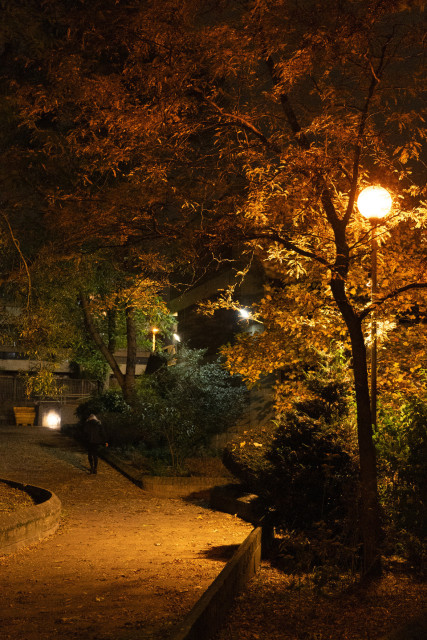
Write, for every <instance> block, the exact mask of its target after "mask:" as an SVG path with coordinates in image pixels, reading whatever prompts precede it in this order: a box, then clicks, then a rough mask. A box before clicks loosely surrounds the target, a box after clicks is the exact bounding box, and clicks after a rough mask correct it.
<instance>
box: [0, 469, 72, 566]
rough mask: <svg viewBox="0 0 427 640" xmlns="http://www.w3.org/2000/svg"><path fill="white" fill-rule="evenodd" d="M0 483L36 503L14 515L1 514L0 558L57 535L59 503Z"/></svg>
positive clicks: (48, 495) (39, 493)
mask: <svg viewBox="0 0 427 640" xmlns="http://www.w3.org/2000/svg"><path fill="white" fill-rule="evenodd" d="M0 482H4V483H5V484H8V485H9V486H10V487H13V488H14V489H21V490H22V491H26V492H27V493H28V494H29V495H30V496H31V497H32V498H33V500H34V501H35V503H36V504H34V505H33V506H30V507H25V508H23V509H19V510H18V511H16V512H14V513H7V514H0V555H8V554H10V553H13V552H14V551H16V550H17V549H20V548H21V547H26V546H28V545H29V544H32V543H34V542H38V541H39V540H41V539H42V538H45V537H46V536H48V535H50V534H52V533H54V532H55V531H56V529H57V528H58V525H59V518H60V515H61V502H60V500H59V498H58V497H57V496H56V495H55V494H54V493H52V492H51V491H48V490H47V489H42V488H41V487H34V486H33V485H28V484H27V485H24V484H21V483H20V482H13V481H12V480H3V479H1V478H0Z"/></svg>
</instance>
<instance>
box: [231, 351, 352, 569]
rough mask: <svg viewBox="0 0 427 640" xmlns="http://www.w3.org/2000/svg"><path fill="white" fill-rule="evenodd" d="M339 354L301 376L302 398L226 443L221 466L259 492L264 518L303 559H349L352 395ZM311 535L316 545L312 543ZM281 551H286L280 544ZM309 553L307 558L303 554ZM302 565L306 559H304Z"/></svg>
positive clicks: (350, 536) (312, 562) (350, 539)
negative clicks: (291, 540) (295, 541)
mask: <svg viewBox="0 0 427 640" xmlns="http://www.w3.org/2000/svg"><path fill="white" fill-rule="evenodd" d="M342 368H343V363H342V364H340V362H339V357H338V356H337V357H334V356H331V357H330V358H329V359H326V361H323V362H321V363H320V366H319V368H318V369H317V371H310V372H309V373H308V374H307V377H306V389H307V396H306V398H305V399H304V400H297V401H296V402H295V403H294V408H293V410H291V411H289V412H288V413H286V414H285V415H284V416H283V417H282V418H281V419H280V421H276V422H275V423H273V424H271V425H269V426H268V427H264V428H258V429H256V430H254V431H249V432H247V433H246V434H243V436H241V437H240V438H239V439H238V440H235V441H234V442H232V443H230V444H229V445H227V447H226V448H225V451H224V456H223V460H224V464H225V466H226V467H227V468H228V469H229V470H230V471H231V472H232V473H233V474H234V475H235V476H237V477H238V478H239V479H240V480H241V482H242V483H243V484H244V485H245V487H246V488H247V489H248V490H250V491H251V492H253V493H256V494H257V495H258V496H259V498H260V503H261V504H262V506H263V510H264V514H263V515H264V518H265V519H266V520H267V522H269V523H270V524H271V525H273V526H274V527H275V528H276V529H278V530H280V531H282V532H283V533H284V535H285V537H286V534H287V533H289V532H291V531H292V532H293V537H295V536H297V537H298V540H299V541H300V542H301V541H302V540H305V539H306V536H308V537H309V538H310V539H311V540H312V546H311V551H310V553H308V551H309V547H306V545H305V543H304V544H302V546H301V545H300V546H299V548H300V550H301V553H303V555H304V557H305V560H304V562H306V563H308V564H310V566H315V565H316V563H317V562H318V563H320V564H321V563H322V562H332V559H331V558H332V556H333V555H334V554H335V559H336V561H337V562H338V563H340V564H341V563H342V562H343V561H344V558H346V564H347V566H349V563H351V562H352V557H353V555H354V552H355V549H356V548H357V528H356V521H357V518H356V514H357V508H358V472H357V465H356V463H355V456H354V453H353V451H352V440H353V435H352V423H351V412H350V410H351V407H352V396H351V394H350V392H349V381H348V380H346V373H345V371H343V370H342ZM314 541H316V544H314ZM282 552H283V554H284V555H286V554H288V551H287V550H286V548H285V546H283V549H282ZM307 553H308V555H309V556H310V559H308V558H307V557H306V555H307ZM307 566H308V565H307Z"/></svg>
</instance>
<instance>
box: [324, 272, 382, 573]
mask: <svg viewBox="0 0 427 640" xmlns="http://www.w3.org/2000/svg"><path fill="white" fill-rule="evenodd" d="M331 289H332V292H333V294H334V298H335V300H336V302H337V304H338V307H339V309H340V311H341V313H342V316H343V318H344V320H345V323H346V325H347V328H348V331H349V335H350V340H351V351H352V358H353V373H354V383H355V390H356V407H357V438H358V444H359V466H360V492H361V513H360V528H361V534H362V541H363V571H362V573H363V577H364V578H369V577H374V576H376V575H380V574H381V553H380V542H381V518H380V508H379V501H378V486H377V465H376V452H375V446H374V442H373V437H372V436H373V433H372V415H371V405H370V394H369V378H368V367H367V353H366V345H365V339H364V336H363V331H362V322H361V320H360V319H359V318H358V316H357V315H356V314H355V313H354V311H353V309H352V308H351V306H350V305H349V303H348V302H347V300H346V298H345V294H344V288H343V282H342V281H341V282H340V281H338V282H337V281H336V282H332V283H331Z"/></svg>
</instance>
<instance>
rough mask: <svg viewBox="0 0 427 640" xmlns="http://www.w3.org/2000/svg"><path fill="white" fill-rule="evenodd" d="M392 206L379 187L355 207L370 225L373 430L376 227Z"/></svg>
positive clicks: (374, 415)
mask: <svg viewBox="0 0 427 640" xmlns="http://www.w3.org/2000/svg"><path fill="white" fill-rule="evenodd" d="M391 205H392V199H391V195H390V194H389V192H388V191H387V189H384V188H383V187H379V186H372V187H366V189H363V191H361V192H360V194H359V197H358V199H357V206H358V209H359V211H360V213H361V214H362V216H363V217H365V218H368V220H369V222H370V223H371V256H372V257H371V260H372V263H371V270H372V277H371V280H372V288H371V302H372V305H373V307H372V322H371V343H372V344H371V414H372V424H373V426H374V428H376V426H377V319H376V309H375V302H376V296H377V293H378V284H377V253H378V242H377V226H378V223H379V222H380V221H381V219H382V218H384V217H385V216H386V215H387V214H388V213H389V211H390V209H391Z"/></svg>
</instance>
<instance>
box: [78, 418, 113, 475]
mask: <svg viewBox="0 0 427 640" xmlns="http://www.w3.org/2000/svg"><path fill="white" fill-rule="evenodd" d="M83 434H84V439H85V442H86V449H87V457H88V460H89V465H90V471H89V473H91V474H96V473H97V470H98V453H99V446H100V445H102V444H103V445H105V446H106V447H108V442H107V437H106V434H105V430H104V427H103V426H102V424H101V421H100V420H99V419H98V418H97V417H96V415H95V414H94V413H91V414H90V416H89V417H88V419H87V420H86V422H85V423H84V428H83Z"/></svg>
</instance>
